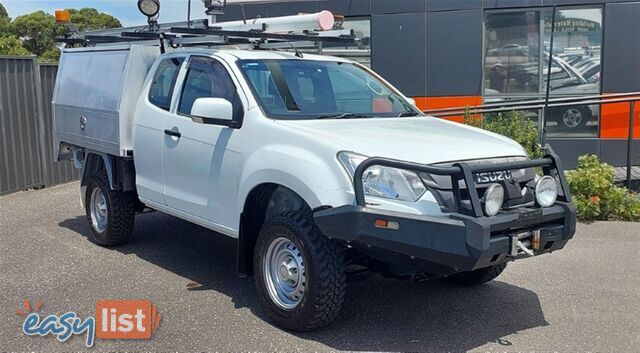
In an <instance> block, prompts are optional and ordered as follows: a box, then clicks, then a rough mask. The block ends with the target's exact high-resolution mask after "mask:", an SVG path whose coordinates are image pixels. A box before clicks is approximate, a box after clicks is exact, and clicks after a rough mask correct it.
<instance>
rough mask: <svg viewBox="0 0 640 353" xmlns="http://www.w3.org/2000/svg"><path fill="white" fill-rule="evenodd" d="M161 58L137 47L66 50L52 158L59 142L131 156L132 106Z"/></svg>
mask: <svg viewBox="0 0 640 353" xmlns="http://www.w3.org/2000/svg"><path fill="white" fill-rule="evenodd" d="M159 55H160V50H159V49H158V47H153V46H141V45H119V46H112V47H93V48H78V49H65V50H64V51H63V53H62V57H61V58H60V66H59V68H58V77H57V81H56V87H55V90H54V94H53V113H54V115H53V120H54V124H53V126H54V128H53V140H54V141H53V142H54V150H55V151H56V152H55V156H58V149H59V148H60V143H61V142H64V143H66V144H69V145H74V146H78V147H84V148H87V149H90V150H96V151H100V152H105V153H108V154H111V155H115V156H123V157H124V156H127V155H130V153H131V152H130V151H132V149H133V148H132V147H133V142H132V137H131V132H132V129H131V124H132V123H133V115H134V113H135V108H136V104H137V102H138V98H139V97H140V91H141V89H142V86H143V84H144V81H145V79H146V76H147V73H148V72H149V69H150V68H151V65H153V62H154V61H155V59H156V58H157V57H158V56H159ZM63 152H64V151H63Z"/></svg>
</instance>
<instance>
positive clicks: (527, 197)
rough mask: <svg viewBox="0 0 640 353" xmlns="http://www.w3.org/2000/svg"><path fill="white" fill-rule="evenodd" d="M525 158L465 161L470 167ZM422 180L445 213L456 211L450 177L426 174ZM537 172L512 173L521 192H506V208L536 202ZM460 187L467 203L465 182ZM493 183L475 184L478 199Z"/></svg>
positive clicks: (519, 171)
mask: <svg viewBox="0 0 640 353" xmlns="http://www.w3.org/2000/svg"><path fill="white" fill-rule="evenodd" d="M525 159H526V158H525V157H507V158H493V159H482V160H472V161H464V162H465V163H467V164H469V165H479V164H497V163H505V162H514V161H522V160H525ZM453 164H455V162H451V163H442V164H437V166H442V167H448V166H452V165H453ZM419 175H420V177H421V178H422V180H423V181H424V183H425V185H427V188H428V189H429V190H430V191H431V192H432V193H433V194H434V195H436V198H437V199H439V201H440V203H441V205H443V206H444V207H443V208H444V209H445V211H446V210H448V209H450V210H455V209H456V206H455V201H454V195H453V186H452V184H451V177H449V176H437V175H430V174H426V173H420V174H419ZM535 175H536V174H535V170H534V169H533V168H530V169H520V170H514V171H511V176H512V179H514V180H515V181H516V183H517V186H518V187H517V190H518V191H519V192H518V193H517V194H516V192H515V189H514V190H512V192H511V195H509V193H508V192H507V190H505V202H504V208H507V209H508V208H517V207H522V206H525V205H530V204H531V203H532V202H534V201H535V194H534V189H535ZM459 183H460V184H459V185H460V194H461V195H460V196H461V198H462V202H463V203H467V202H468V200H469V193H468V191H467V187H466V185H465V183H464V181H462V180H461V181H459ZM491 184H492V183H491V182H488V183H477V182H476V183H475V186H476V189H477V191H478V197H480V198H482V196H483V195H484V193H485V191H486V189H487V188H488V187H489V186H490V185H491Z"/></svg>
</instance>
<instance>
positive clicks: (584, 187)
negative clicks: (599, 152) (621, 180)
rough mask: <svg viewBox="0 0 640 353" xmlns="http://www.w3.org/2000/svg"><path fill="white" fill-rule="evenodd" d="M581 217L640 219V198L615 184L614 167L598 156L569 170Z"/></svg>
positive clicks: (568, 176) (574, 196)
mask: <svg viewBox="0 0 640 353" xmlns="http://www.w3.org/2000/svg"><path fill="white" fill-rule="evenodd" d="M567 180H568V182H569V188H570V189H571V193H572V195H573V198H574V200H573V201H574V203H575V205H576V208H577V209H578V219H580V220H584V221H592V220H619V221H640V197H639V196H638V195H637V194H635V193H633V192H630V191H628V190H627V189H624V188H621V187H618V186H616V185H615V183H614V172H613V167H612V166H610V165H608V164H606V163H601V162H600V160H599V159H598V157H597V156H595V155H584V156H581V157H580V158H579V159H578V169H576V170H571V171H568V172H567Z"/></svg>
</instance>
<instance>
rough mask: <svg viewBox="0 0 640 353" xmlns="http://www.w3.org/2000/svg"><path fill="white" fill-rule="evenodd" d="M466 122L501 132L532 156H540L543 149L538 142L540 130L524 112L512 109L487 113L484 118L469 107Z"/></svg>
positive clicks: (497, 132) (465, 116)
mask: <svg viewBox="0 0 640 353" xmlns="http://www.w3.org/2000/svg"><path fill="white" fill-rule="evenodd" d="M464 123H465V124H467V125H471V126H475V127H479V128H482V129H485V130H488V131H491V132H495V133H496V134H500V135H503V136H506V137H509V138H510V139H513V140H514V141H516V142H518V143H519V144H520V145H522V147H524V149H525V150H526V151H527V154H528V155H529V157H530V158H540V157H541V156H542V150H541V148H540V144H539V143H538V138H539V135H540V133H539V130H538V127H537V126H536V124H535V123H534V122H533V121H531V119H529V118H527V117H526V116H525V115H524V114H523V113H522V112H519V111H510V112H504V113H497V114H487V116H485V117H484V118H482V117H481V116H480V115H478V114H474V113H473V112H472V111H471V110H469V109H467V110H466V111H465V115H464Z"/></svg>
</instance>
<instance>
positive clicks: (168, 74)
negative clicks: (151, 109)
mask: <svg viewBox="0 0 640 353" xmlns="http://www.w3.org/2000/svg"><path fill="white" fill-rule="evenodd" d="M183 61H184V59H183V58H171V59H165V60H163V61H161V62H160V65H159V66H158V69H157V70H156V73H155V75H154V77H153V82H152V83H151V89H150V90H149V102H151V104H153V105H155V106H157V107H158V108H161V109H164V110H167V111H168V110H169V108H171V97H172V96H173V87H174V86H175V84H176V79H177V78H178V73H179V72H180V66H182V62H183Z"/></svg>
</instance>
